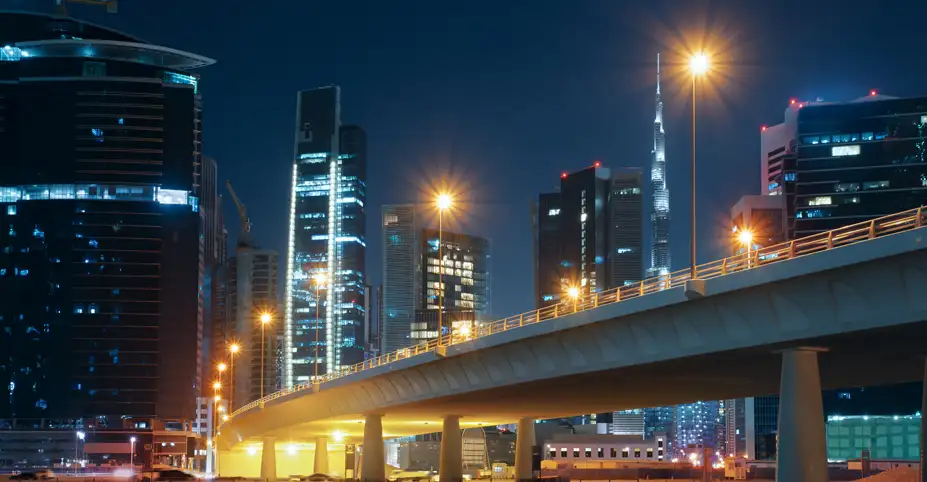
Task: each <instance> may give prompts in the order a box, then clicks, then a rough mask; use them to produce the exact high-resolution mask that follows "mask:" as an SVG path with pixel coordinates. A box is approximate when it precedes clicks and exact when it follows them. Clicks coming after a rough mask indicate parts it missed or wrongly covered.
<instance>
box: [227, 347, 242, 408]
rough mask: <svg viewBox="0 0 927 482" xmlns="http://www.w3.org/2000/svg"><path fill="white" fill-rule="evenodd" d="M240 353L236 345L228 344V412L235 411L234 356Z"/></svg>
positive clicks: (239, 348)
mask: <svg viewBox="0 0 927 482" xmlns="http://www.w3.org/2000/svg"><path fill="white" fill-rule="evenodd" d="M240 351H241V345H239V344H238V343H231V344H229V410H234V409H235V355H237V354H238V352H240Z"/></svg>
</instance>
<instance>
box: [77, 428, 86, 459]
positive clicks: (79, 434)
mask: <svg viewBox="0 0 927 482" xmlns="http://www.w3.org/2000/svg"><path fill="white" fill-rule="evenodd" d="M75 435H76V436H77V441H76V443H75V444H74V462H75V463H77V462H78V461H79V460H80V444H81V442H83V441H84V439H85V438H87V434H85V433H84V432H82V431H78V432H77V433H76V434H75Z"/></svg>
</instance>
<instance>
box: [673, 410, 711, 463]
mask: <svg viewBox="0 0 927 482" xmlns="http://www.w3.org/2000/svg"><path fill="white" fill-rule="evenodd" d="M719 413H720V406H719V402H718V401H710V402H702V401H699V402H695V403H687V404H684V405H677V406H676V427H675V428H676V437H675V442H676V454H679V453H680V450H682V449H684V448H685V447H688V446H690V445H702V446H704V447H717V444H718V440H717V439H716V437H717V425H718V423H719V418H718V414H719Z"/></svg>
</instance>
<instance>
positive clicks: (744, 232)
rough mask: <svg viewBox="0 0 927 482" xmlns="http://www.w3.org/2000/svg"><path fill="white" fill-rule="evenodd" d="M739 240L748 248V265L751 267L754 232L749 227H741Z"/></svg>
mask: <svg viewBox="0 0 927 482" xmlns="http://www.w3.org/2000/svg"><path fill="white" fill-rule="evenodd" d="M737 241H739V242H740V244H742V245H744V246H745V247H746V248H747V267H748V268H749V267H750V248H752V247H753V232H752V231H750V230H749V229H741V230H740V233H738V234H737Z"/></svg>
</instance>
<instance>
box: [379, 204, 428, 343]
mask: <svg viewBox="0 0 927 482" xmlns="http://www.w3.org/2000/svg"><path fill="white" fill-rule="evenodd" d="M419 224H420V220H419V219H418V216H417V215H416V209H415V206H414V205H413V204H394V205H387V206H383V240H382V241H381V244H382V246H383V289H382V301H381V305H382V311H381V313H380V332H381V333H382V334H383V335H382V336H383V338H382V341H381V346H382V350H383V353H389V352H392V351H396V350H399V349H401V348H405V347H407V346H410V345H411V344H412V340H411V338H410V330H411V327H412V323H413V322H414V321H415V310H416V309H420V308H421V301H420V293H421V286H422V279H421V263H422V261H421V251H420V250H421V244H420V243H419V242H418V233H419V231H420V226H419Z"/></svg>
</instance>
